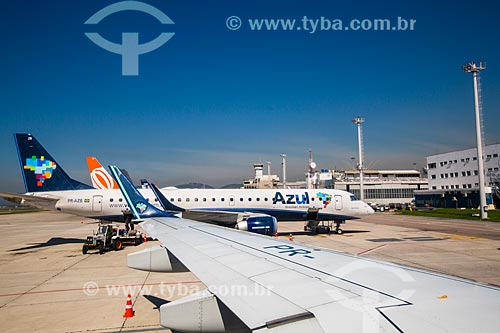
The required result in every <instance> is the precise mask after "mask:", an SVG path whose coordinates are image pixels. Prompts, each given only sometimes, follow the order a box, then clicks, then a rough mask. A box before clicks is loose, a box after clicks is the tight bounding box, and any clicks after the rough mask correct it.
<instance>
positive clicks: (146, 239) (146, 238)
mask: <svg viewBox="0 0 500 333" xmlns="http://www.w3.org/2000/svg"><path fill="white" fill-rule="evenodd" d="M143 235H144V243H146V242H147V241H148V236H146V234H143Z"/></svg>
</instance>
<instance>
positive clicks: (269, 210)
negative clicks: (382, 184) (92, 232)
mask: <svg viewBox="0 0 500 333" xmlns="http://www.w3.org/2000/svg"><path fill="white" fill-rule="evenodd" d="M139 191H140V192H141V194H142V195H143V196H144V197H145V198H146V199H148V201H149V202H151V203H153V204H154V205H155V206H156V207H158V208H161V207H160V205H159V202H158V200H157V199H156V197H155V195H154V193H153V191H152V190H151V189H140V190H139ZM161 192H162V194H163V195H164V196H165V197H166V198H167V199H168V200H169V201H170V202H171V203H172V204H173V205H175V206H177V207H179V208H181V209H183V210H190V209H196V210H212V211H228V212H252V213H263V214H269V215H272V216H274V217H276V219H277V220H286V221H305V220H307V219H310V216H311V215H310V214H309V215H308V213H310V212H311V211H317V212H318V213H317V216H315V219H317V220H346V219H352V218H353V217H356V216H361V215H367V214H372V213H373V210H372V208H371V207H370V206H368V205H367V204H366V203H364V202H363V201H360V200H358V199H357V198H356V197H355V196H354V195H352V194H351V193H349V192H345V191H341V190H335V189H263V190H257V189H252V190H248V189H170V188H165V189H161ZM27 194H28V195H29V194H31V195H33V196H39V197H47V198H53V199H58V200H57V201H55V206H54V207H53V208H54V209H56V210H58V211H62V212H65V213H69V214H75V215H79V216H85V217H90V218H102V219H111V220H122V219H123V211H125V210H127V204H126V201H125V199H124V198H123V196H122V194H121V192H120V190H114V189H109V190H106V189H101V190H98V189H88V190H66V191H48V192H37V193H27Z"/></svg>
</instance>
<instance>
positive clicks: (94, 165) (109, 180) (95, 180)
mask: <svg viewBox="0 0 500 333" xmlns="http://www.w3.org/2000/svg"><path fill="white" fill-rule="evenodd" d="M87 166H88V167H89V173H90V179H92V185H93V186H94V187H95V188H97V189H99V190H105V189H118V188H119V187H118V184H117V183H116V182H115V180H114V179H113V177H111V175H110V174H109V173H108V172H107V171H106V169H104V167H103V166H102V165H101V163H99V161H98V160H97V158H95V157H92V156H87Z"/></svg>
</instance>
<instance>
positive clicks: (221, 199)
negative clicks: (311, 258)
mask: <svg viewBox="0 0 500 333" xmlns="http://www.w3.org/2000/svg"><path fill="white" fill-rule="evenodd" d="M254 199H255V201H261V200H263V201H269V198H264V199H261V198H247V200H248V201H252V200H254ZM310 200H311V201H314V200H315V198H314V197H313V198H311V199H310ZM156 201H157V200H156ZM175 201H176V199H175V198H170V202H175ZM182 201H183V199H182V198H177V202H182ZM184 201H186V202H190V201H191V198H185V199H184ZM194 201H195V202H198V201H200V200H199V198H194ZM202 201H203V202H207V201H208V199H207V198H202ZM211 201H212V202H215V201H217V199H216V198H211ZM220 201H221V202H225V201H226V199H225V198H220ZM229 201H231V202H233V201H234V198H233V197H231V198H229ZM240 201H241V202H243V201H245V199H244V198H240Z"/></svg>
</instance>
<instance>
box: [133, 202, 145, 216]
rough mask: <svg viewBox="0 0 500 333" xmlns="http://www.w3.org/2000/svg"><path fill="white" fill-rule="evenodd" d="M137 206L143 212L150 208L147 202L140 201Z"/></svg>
mask: <svg viewBox="0 0 500 333" xmlns="http://www.w3.org/2000/svg"><path fill="white" fill-rule="evenodd" d="M135 208H137V209H138V210H139V213H140V214H142V213H144V211H145V210H146V208H148V206H146V204H145V203H143V202H139V203H138V204H137V205H135Z"/></svg>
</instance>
